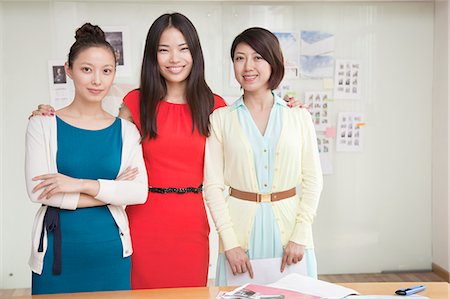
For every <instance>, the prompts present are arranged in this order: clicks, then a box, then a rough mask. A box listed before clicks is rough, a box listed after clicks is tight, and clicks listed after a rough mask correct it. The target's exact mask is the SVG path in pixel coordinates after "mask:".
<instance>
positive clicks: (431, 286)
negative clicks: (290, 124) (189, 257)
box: [12, 282, 450, 299]
mask: <svg viewBox="0 0 450 299" xmlns="http://www.w3.org/2000/svg"><path fill="white" fill-rule="evenodd" d="M420 284H425V285H426V286H427V287H428V288H427V289H426V290H425V291H423V292H420V293H419V294H420V295H422V296H426V297H429V298H432V299H449V298H450V285H449V284H448V283H446V282H371V283H342V284H341V285H343V286H345V287H348V288H351V289H354V290H357V291H358V292H360V293H361V294H362V295H394V291H395V290H397V289H400V288H404V287H407V286H412V285H420ZM232 289H233V288H231V287H221V288H217V287H210V288H180V289H155V290H137V291H120V292H98V293H76V294H57V295H40V296H20V297H12V298H14V299H31V298H36V299H37V298H38V299H56V298H61V299H87V298H92V299H106V298H108V299H109V298H111V299H133V298H139V299H146V298H152V299H156V298H157V299H180V298H187V299H194V298H195V299H215V298H216V295H217V293H218V292H219V290H222V291H228V290H232ZM398 298H399V299H402V298H403V297H402V296H398ZM404 298H408V297H404Z"/></svg>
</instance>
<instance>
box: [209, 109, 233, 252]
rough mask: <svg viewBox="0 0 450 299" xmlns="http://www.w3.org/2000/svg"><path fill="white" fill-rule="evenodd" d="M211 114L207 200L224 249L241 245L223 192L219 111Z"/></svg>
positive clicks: (222, 155)
mask: <svg viewBox="0 0 450 299" xmlns="http://www.w3.org/2000/svg"><path fill="white" fill-rule="evenodd" d="M220 110H222V109H219V110H216V112H213V113H212V114H211V117H210V120H211V135H210V136H209V137H208V138H207V139H206V147H205V178H204V185H205V200H206V204H207V205H208V208H209V210H210V212H211V216H212V218H213V220H214V223H215V225H216V228H217V232H218V234H219V236H220V239H221V241H222V244H223V247H224V250H229V249H232V248H235V247H238V246H240V244H239V242H238V241H237V237H236V233H235V232H234V228H233V223H232V221H231V217H230V213H229V210H228V204H227V202H226V201H225V196H224V194H223V192H224V188H225V183H224V153H223V140H222V134H221V129H220V128H221V126H220V122H219V116H220V115H219V113H220V112H221V111H220Z"/></svg>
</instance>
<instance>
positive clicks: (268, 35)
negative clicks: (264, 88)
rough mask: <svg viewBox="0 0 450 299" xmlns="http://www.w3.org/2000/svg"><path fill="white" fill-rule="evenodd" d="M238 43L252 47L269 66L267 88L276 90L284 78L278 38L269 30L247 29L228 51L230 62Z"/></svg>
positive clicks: (281, 53)
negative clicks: (270, 69) (269, 72)
mask: <svg viewBox="0 0 450 299" xmlns="http://www.w3.org/2000/svg"><path fill="white" fill-rule="evenodd" d="M240 43H245V44H247V45H249V46H250V47H252V49H253V50H255V52H256V53H258V54H259V55H261V56H262V58H264V60H265V61H267V62H268V63H269V64H270V66H271V68H272V74H270V78H269V88H270V89H276V88H277V87H278V85H279V84H280V82H281V80H283V77H284V59H283V52H282V50H281V47H280V43H279V42H278V38H277V37H276V36H275V35H274V34H273V33H272V32H270V31H269V30H267V29H264V28H261V27H252V28H248V29H246V30H244V31H243V32H242V33H240V34H239V35H238V36H236V38H235V39H234V41H233V44H232V45H231V51H230V54H231V60H234V53H235V52H236V47H237V45H239V44H240Z"/></svg>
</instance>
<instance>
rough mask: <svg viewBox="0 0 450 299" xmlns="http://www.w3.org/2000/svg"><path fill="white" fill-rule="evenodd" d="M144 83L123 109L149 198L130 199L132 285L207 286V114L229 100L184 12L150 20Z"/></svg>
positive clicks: (126, 98)
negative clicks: (136, 135)
mask: <svg viewBox="0 0 450 299" xmlns="http://www.w3.org/2000/svg"><path fill="white" fill-rule="evenodd" d="M144 53H145V54H144V58H143V62H142V70H141V83H140V88H139V89H138V90H133V91H131V92H130V93H129V94H128V95H126V96H125V98H124V105H123V106H122V108H121V110H120V113H119V116H120V117H122V118H125V119H128V120H130V121H132V122H134V123H135V124H136V126H137V127H138V129H139V131H140V133H141V136H142V147H143V152H144V160H145V164H146V168H147V173H148V185H149V193H148V198H147V203H146V204H144V205H139V206H128V207H127V214H128V218H129V221H130V231H131V239H132V242H133V250H134V253H133V256H132V267H131V268H132V271H131V287H132V288H133V289H143V288H164V287H194V286H206V283H207V279H208V265H209V238H208V236H209V225H208V219H207V216H206V210H205V206H204V202H203V196H202V182H203V158H204V152H205V140H206V137H207V136H208V135H209V114H210V113H211V112H212V111H213V110H214V109H216V108H218V107H221V106H225V102H224V101H223V99H222V98H220V97H218V96H215V95H213V93H212V92H211V90H210V88H209V87H208V85H207V84H206V81H205V78H204V61H203V54H202V50H201V46H200V41H199V38H198V35H197V32H196V30H195V28H194V26H193V25H192V23H191V22H190V21H189V20H188V19H187V18H186V17H185V16H183V15H181V14H179V13H173V14H164V15H162V16H160V17H159V18H158V19H157V20H156V21H155V22H154V23H153V24H152V26H151V27H150V29H149V32H148V35H147V40H146V45H145V52H144Z"/></svg>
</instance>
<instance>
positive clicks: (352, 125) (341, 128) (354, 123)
mask: <svg viewBox="0 0 450 299" xmlns="http://www.w3.org/2000/svg"><path fill="white" fill-rule="evenodd" d="M361 124H363V115H362V113H359V112H342V113H339V115H338V127H337V133H336V151H338V152H360V151H362V146H363V140H364V138H363V137H364V127H363V126H362V125H361Z"/></svg>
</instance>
